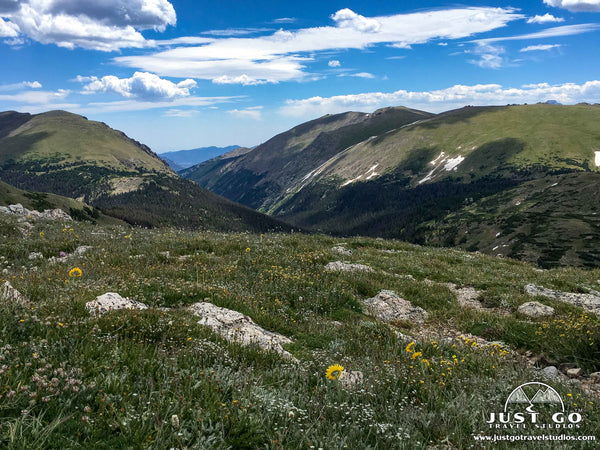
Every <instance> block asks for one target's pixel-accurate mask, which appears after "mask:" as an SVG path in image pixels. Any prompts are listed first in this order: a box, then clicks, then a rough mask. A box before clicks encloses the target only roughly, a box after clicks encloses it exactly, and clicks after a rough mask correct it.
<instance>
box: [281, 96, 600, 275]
mask: <svg viewBox="0 0 600 450" xmlns="http://www.w3.org/2000/svg"><path fill="white" fill-rule="evenodd" d="M599 123H600V106H592V105H576V106H557V105H545V104H544V105H525V106H507V107H485V108H474V107H467V108H463V109H460V110H456V111H450V112H448V113H445V114H440V115H438V116H436V117H433V118H431V119H428V120H424V121H421V122H419V123H417V124H413V125H409V126H406V127H403V128H401V129H398V130H396V131H393V132H389V133H385V134H382V135H379V136H377V137H375V138H373V139H370V140H368V141H364V142H361V143H359V144H358V145H355V146H353V147H352V148H350V149H347V150H346V151H344V152H342V153H339V154H337V155H336V156H335V157H333V158H331V159H330V160H329V161H328V162H327V163H326V164H324V165H323V167H322V169H321V171H320V172H319V173H318V174H317V175H316V176H312V177H310V178H309V180H308V182H307V183H306V184H305V185H304V186H303V188H302V189H301V190H300V191H298V192H296V193H295V194H294V195H293V196H288V197H285V198H282V199H281V201H280V202H279V203H278V204H277V207H276V208H274V209H272V210H271V211H270V212H271V213H272V214H274V215H276V216H279V217H282V218H284V219H285V220H286V221H289V222H290V223H294V224H297V225H299V226H303V227H307V228H311V227H312V228H313V229H316V230H320V231H326V232H332V233H338V234H349V235H353V234H366V235H371V236H386V237H397V238H401V239H406V240H409V241H412V242H418V243H421V244H430V245H459V246H461V247H463V248H468V249H470V250H481V251H487V252H490V253H494V254H498V253H500V254H502V255H511V256H518V257H521V258H524V259H527V260H529V261H532V262H537V263H538V264H541V265H544V266H553V265H557V264H558V265H568V264H579V265H586V266H597V265H600V257H599V255H598V253H597V252H596V250H595V248H596V247H597V246H598V245H600V232H599V230H598V223H597V221H596V218H595V215H594V212H595V210H596V205H598V201H599V200H600V198H599V196H600V194H599V190H598V186H600V172H599V168H598V167H597V165H596V160H595V155H596V152H598V151H600V128H599V126H598V124H599ZM567 175H568V178H567V179H568V182H562V181H561V180H563V178H564V177H566V176H567ZM561 177H562V178H561ZM554 183H557V185H556V186H552V189H546V187H550V186H551V185H553V184H554ZM482 205H485V206H482ZM512 206H515V207H512ZM517 224H518V225H517ZM566 230H568V231H566ZM498 233H501V234H502V235H503V238H502V239H500V235H499V236H498V239H496V234H498ZM557 236H560V237H557ZM499 249H500V250H499Z"/></svg>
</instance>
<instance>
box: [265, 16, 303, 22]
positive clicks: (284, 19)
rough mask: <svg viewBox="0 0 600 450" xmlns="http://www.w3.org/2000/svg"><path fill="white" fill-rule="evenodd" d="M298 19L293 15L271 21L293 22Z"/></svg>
mask: <svg viewBox="0 0 600 450" xmlns="http://www.w3.org/2000/svg"><path fill="white" fill-rule="evenodd" d="M297 20H298V19H296V18H295V17H280V18H279V19H275V20H273V21H272V22H271V23H294V22H296V21H297Z"/></svg>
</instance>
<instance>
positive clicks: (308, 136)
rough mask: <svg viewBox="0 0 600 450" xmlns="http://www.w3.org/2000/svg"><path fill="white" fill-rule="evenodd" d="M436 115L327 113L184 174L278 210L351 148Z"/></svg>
mask: <svg viewBox="0 0 600 450" xmlns="http://www.w3.org/2000/svg"><path fill="white" fill-rule="evenodd" d="M431 116H432V115H431V114H429V113H426V112H423V111H416V110H411V109H408V108H384V109H381V110H378V111H375V112H374V113H373V114H365V113H359V112H347V113H343V114H335V115H326V116H324V117H321V118H319V119H316V120H312V121H310V122H307V123H304V124H302V125H299V126H297V127H295V128H292V129H291V130H289V131H287V132H285V133H281V134H279V135H277V136H275V137H274V138H272V139H270V140H268V141H267V142H265V143H264V144H261V145H259V146H258V147H255V148H254V149H252V150H251V151H248V152H246V153H244V154H242V155H237V156H235V155H232V156H231V157H225V155H224V157H221V158H216V159H212V160H209V161H206V162H204V163H201V164H199V165H197V166H194V167H191V168H189V169H187V170H184V171H182V172H181V175H182V176H183V177H185V178H189V179H191V180H193V181H196V182H197V183H198V184H200V185H201V186H203V187H206V188H207V189H210V190H211V191H213V192H215V193H219V195H223V196H224V197H227V198H229V199H231V200H234V201H237V202H240V203H242V204H244V205H247V206H250V207H251V208H254V209H257V210H260V211H262V212H273V211H274V210H275V209H277V208H278V206H279V205H280V204H282V203H284V202H285V201H286V200H287V199H289V198H290V197H291V196H293V195H294V194H295V193H296V192H298V191H299V190H300V189H302V187H303V186H304V185H305V184H306V182H307V180H308V179H309V178H310V177H311V176H315V174H316V173H317V172H319V171H320V169H321V166H322V165H323V164H326V163H327V162H328V161H330V160H331V159H332V158H335V157H337V156H339V155H340V154H342V153H343V152H344V151H347V150H348V148H350V147H352V146H354V145H356V144H358V143H359V142H361V141H364V140H369V139H371V137H373V136H376V135H381V134H384V133H388V132H391V131H392V130H395V129H397V128H400V127H402V126H406V125H407V124H409V123H413V122H415V121H419V120H423V119H426V118H429V117H431Z"/></svg>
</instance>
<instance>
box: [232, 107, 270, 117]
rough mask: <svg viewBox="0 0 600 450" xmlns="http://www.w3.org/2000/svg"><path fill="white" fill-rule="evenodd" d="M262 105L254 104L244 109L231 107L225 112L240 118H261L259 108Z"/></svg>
mask: <svg viewBox="0 0 600 450" xmlns="http://www.w3.org/2000/svg"><path fill="white" fill-rule="evenodd" d="M261 109H262V106H254V107H251V108H245V109H232V110H230V111H227V113H229V114H231V115H232V116H235V117H238V118H241V119H253V120H261V119H262V116H261V111H260V110H261Z"/></svg>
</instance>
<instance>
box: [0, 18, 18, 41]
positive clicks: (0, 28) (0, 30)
mask: <svg viewBox="0 0 600 450" xmlns="http://www.w3.org/2000/svg"><path fill="white" fill-rule="evenodd" d="M19 31H20V29H19V26H18V25H17V24H16V23H12V22H5V21H4V20H2V17H0V37H9V38H14V37H17V36H18V35H19Z"/></svg>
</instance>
